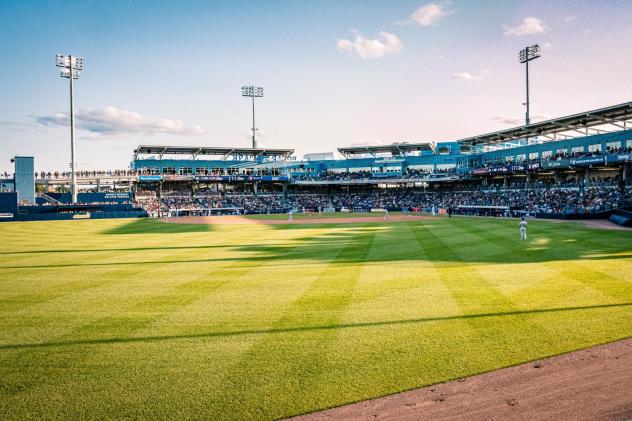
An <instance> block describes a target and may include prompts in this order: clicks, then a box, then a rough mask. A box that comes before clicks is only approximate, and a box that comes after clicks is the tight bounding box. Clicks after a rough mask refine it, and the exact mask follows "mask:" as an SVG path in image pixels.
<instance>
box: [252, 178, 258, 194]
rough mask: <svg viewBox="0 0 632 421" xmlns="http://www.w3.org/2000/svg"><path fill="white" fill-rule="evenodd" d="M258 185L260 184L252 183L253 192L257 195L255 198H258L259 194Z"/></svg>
mask: <svg viewBox="0 0 632 421" xmlns="http://www.w3.org/2000/svg"><path fill="white" fill-rule="evenodd" d="M258 184H259V183H258V182H257V181H255V182H254V183H252V191H253V193H254V194H255V196H256V195H257V193H258Z"/></svg>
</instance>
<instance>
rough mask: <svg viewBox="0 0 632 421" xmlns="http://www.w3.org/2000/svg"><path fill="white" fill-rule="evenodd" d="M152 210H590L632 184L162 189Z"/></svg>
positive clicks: (615, 199) (619, 201)
mask: <svg viewBox="0 0 632 421" xmlns="http://www.w3.org/2000/svg"><path fill="white" fill-rule="evenodd" d="M138 203H139V204H140V205H141V206H143V207H145V209H147V210H148V211H154V212H155V211H157V210H162V211H172V212H174V211H178V212H182V211H189V212H198V213H203V212H209V211H212V210H220V209H222V210H230V209H233V210H235V212H237V211H238V212H239V213H275V212H288V211H290V210H297V211H301V210H309V211H322V210H324V209H326V208H335V209H349V210H354V209H355V210H360V209H362V210H367V209H384V208H386V209H407V208H408V209H411V208H419V209H430V208H432V207H434V208H436V209H452V210H453V211H455V212H458V211H459V210H463V209H471V208H476V209H484V208H497V209H510V210H512V211H521V212H529V213H541V214H542V213H544V214H547V213H548V214H551V213H589V212H600V211H604V210H607V209H612V208H616V207H620V206H625V205H628V204H632V190H631V189H627V190H622V189H620V188H619V187H614V186H611V185H609V184H608V183H607V182H605V181H604V184H603V185H592V186H583V185H582V186H581V187H575V186H573V187H557V188H549V187H548V186H545V187H542V188H529V189H524V188H522V189H488V190H424V189H413V188H401V189H375V190H371V191H364V192H339V193H331V194H323V193H303V194H288V195H283V194H258V195H254V194H252V193H236V194H235V193H233V194H223V195H222V194H220V193H204V194H195V195H193V194H191V193H188V194H182V193H181V192H177V191H176V192H174V191H168V192H163V194H162V196H161V198H160V199H158V198H151V197H149V198H145V200H144V201H139V202H138Z"/></svg>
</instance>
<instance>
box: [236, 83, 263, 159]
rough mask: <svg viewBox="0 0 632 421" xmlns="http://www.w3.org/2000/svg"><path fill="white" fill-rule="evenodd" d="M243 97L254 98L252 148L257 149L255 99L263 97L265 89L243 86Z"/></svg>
mask: <svg viewBox="0 0 632 421" xmlns="http://www.w3.org/2000/svg"><path fill="white" fill-rule="evenodd" d="M241 96H246V97H250V98H252V147H253V149H255V148H256V147H257V139H256V132H257V126H256V125H255V98H262V97H263V88H262V87H260V86H252V85H251V86H242V87H241Z"/></svg>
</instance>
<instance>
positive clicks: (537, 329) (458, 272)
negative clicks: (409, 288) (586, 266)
mask: <svg viewBox="0 0 632 421" xmlns="http://www.w3.org/2000/svg"><path fill="white" fill-rule="evenodd" d="M452 227H453V228H454V229H456V230H458V231H460V234H459V236H463V237H465V236H468V235H473V236H475V237H476V238H477V239H478V240H477V243H478V244H486V243H487V237H486V235H485V234H484V233H481V234H473V233H472V232H470V231H469V230H464V229H463V228H462V226H461V225H460V224H456V225H452ZM414 233H415V238H416V239H417V242H418V243H419V244H420V245H421V247H422V248H423V249H424V250H425V252H426V254H427V255H428V257H429V258H430V260H431V261H433V262H435V266H436V268H437V272H438V273H439V276H440V278H441V280H442V281H443V283H444V284H445V285H446V287H447V288H448V289H449V290H450V292H451V294H452V297H453V299H454V300H455V301H456V302H457V303H458V304H459V306H460V307H461V312H462V313H464V314H472V313H477V312H488V313H493V312H496V311H498V312H511V311H516V310H519V309H520V307H519V306H518V305H516V304H515V303H514V302H513V301H511V299H510V298H509V297H507V296H506V295H504V294H503V293H502V292H501V291H500V290H499V289H498V288H496V287H495V286H494V285H493V284H491V283H490V282H489V280H488V279H487V278H485V277H484V276H481V274H480V273H479V272H478V265H476V264H466V263H450V264H446V263H443V260H445V259H447V260H449V261H451V262H458V261H459V260H461V259H462V257H461V256H462V255H463V254H471V253H476V252H477V251H476V249H463V248H456V249H455V248H453V247H452V246H450V245H449V244H447V243H446V242H444V240H443V239H442V238H441V237H440V236H439V235H437V234H435V233H434V232H433V230H432V229H427V228H425V227H424V226H418V227H416V229H415V230H414ZM467 322H468V323H469V324H470V326H471V327H472V328H473V329H474V330H475V331H476V333H477V335H478V336H479V339H480V341H481V342H483V343H487V344H488V346H489V348H490V349H492V350H495V351H497V352H502V353H503V354H504V355H505V356H511V357H510V358H512V357H513V358H516V357H519V356H520V355H522V354H524V353H530V352H532V351H533V350H534V349H535V348H534V347H536V346H538V345H536V344H534V343H533V342H532V341H531V338H534V337H537V338H540V340H541V341H542V342H543V343H541V344H540V345H541V346H549V345H550V343H549V340H548V338H547V334H546V331H545V330H544V329H543V328H542V327H541V326H540V325H539V324H537V323H534V322H533V321H532V320H531V319H530V317H529V315H524V314H517V315H516V316H514V317H504V318H502V319H499V320H497V321H493V322H490V321H489V320H485V319H467ZM492 352H493V351H492Z"/></svg>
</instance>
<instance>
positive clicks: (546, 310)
mask: <svg viewBox="0 0 632 421" xmlns="http://www.w3.org/2000/svg"><path fill="white" fill-rule="evenodd" d="M630 306H632V302H628V303H612V304H597V305H590V306H575V307H554V308H541V309H532V310H515V311H506V312H497V313H476V314H464V315H458V316H442V317H424V318H418V319H404V320H386V321H381V322H360V323H341V324H332V325H316V326H297V327H286V328H274V329H251V330H237V331H227V332H206V333H195V334H188V335H165V336H137V337H129V338H121V337H114V338H100V339H81V340H74V341H72V340H70V341H58V342H40V343H21V344H5V345H0V350H2V349H29V348H31V349H33V348H49V347H59V346H69V345H105V344H117V343H130V342H158V341H169V340H183V339H184V340H186V339H204V338H218V337H219V338H221V337H231V336H240V335H262V334H279V333H281V334H282V333H296V332H310V331H327V330H337V329H358V328H367V327H382V326H393V325H411V324H420V323H430V322H445V321H451V320H467V319H482V318H486V317H510V316H522V315H527V316H528V315H537V314H546V313H558V312H564V311H583V310H597V309H606V308H615V307H630Z"/></svg>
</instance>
